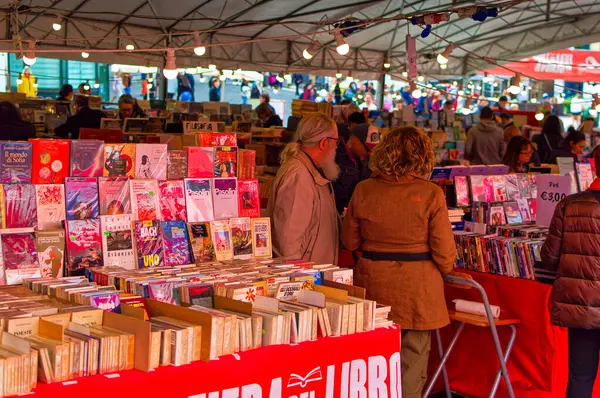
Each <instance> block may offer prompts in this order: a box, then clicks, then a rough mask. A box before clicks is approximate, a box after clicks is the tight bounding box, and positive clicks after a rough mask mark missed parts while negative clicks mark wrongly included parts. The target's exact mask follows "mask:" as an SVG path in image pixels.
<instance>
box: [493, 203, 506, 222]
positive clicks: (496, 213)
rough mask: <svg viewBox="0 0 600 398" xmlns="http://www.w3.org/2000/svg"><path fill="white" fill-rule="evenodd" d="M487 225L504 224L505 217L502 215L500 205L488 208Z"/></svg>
mask: <svg viewBox="0 0 600 398" xmlns="http://www.w3.org/2000/svg"><path fill="white" fill-rule="evenodd" d="M489 224H490V225H491V226H496V225H505V224H506V217H505V215H504V207H503V206H502V204H499V205H498V204H497V205H493V206H490V219H489Z"/></svg>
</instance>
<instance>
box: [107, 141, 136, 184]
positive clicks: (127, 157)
mask: <svg viewBox="0 0 600 398" xmlns="http://www.w3.org/2000/svg"><path fill="white" fill-rule="evenodd" d="M103 175H104V177H130V178H133V177H134V176H135V144H105V145H104V171H103Z"/></svg>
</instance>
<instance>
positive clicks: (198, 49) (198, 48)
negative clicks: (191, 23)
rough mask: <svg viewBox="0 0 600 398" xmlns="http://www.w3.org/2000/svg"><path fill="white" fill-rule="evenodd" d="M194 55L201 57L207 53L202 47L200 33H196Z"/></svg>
mask: <svg viewBox="0 0 600 398" xmlns="http://www.w3.org/2000/svg"><path fill="white" fill-rule="evenodd" d="M194 45H195V46H196V47H194V54H196V55H197V56H199V57H201V56H203V55H204V54H205V53H206V47H204V46H203V45H202V40H200V34H199V33H198V32H194Z"/></svg>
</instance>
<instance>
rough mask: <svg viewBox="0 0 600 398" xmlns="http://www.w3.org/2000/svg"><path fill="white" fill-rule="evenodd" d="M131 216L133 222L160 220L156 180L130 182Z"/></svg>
mask: <svg viewBox="0 0 600 398" xmlns="http://www.w3.org/2000/svg"><path fill="white" fill-rule="evenodd" d="M129 187H130V188H131V214H133V219H134V220H160V206H159V204H158V182H157V181H156V180H131V181H130V182H129Z"/></svg>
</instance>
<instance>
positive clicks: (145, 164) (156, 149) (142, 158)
mask: <svg viewBox="0 0 600 398" xmlns="http://www.w3.org/2000/svg"><path fill="white" fill-rule="evenodd" d="M135 159H136V162H135V178H146V179H150V178H151V179H155V180H166V179H167V161H168V160H167V159H168V155H167V144H137V145H136V148H135Z"/></svg>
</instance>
